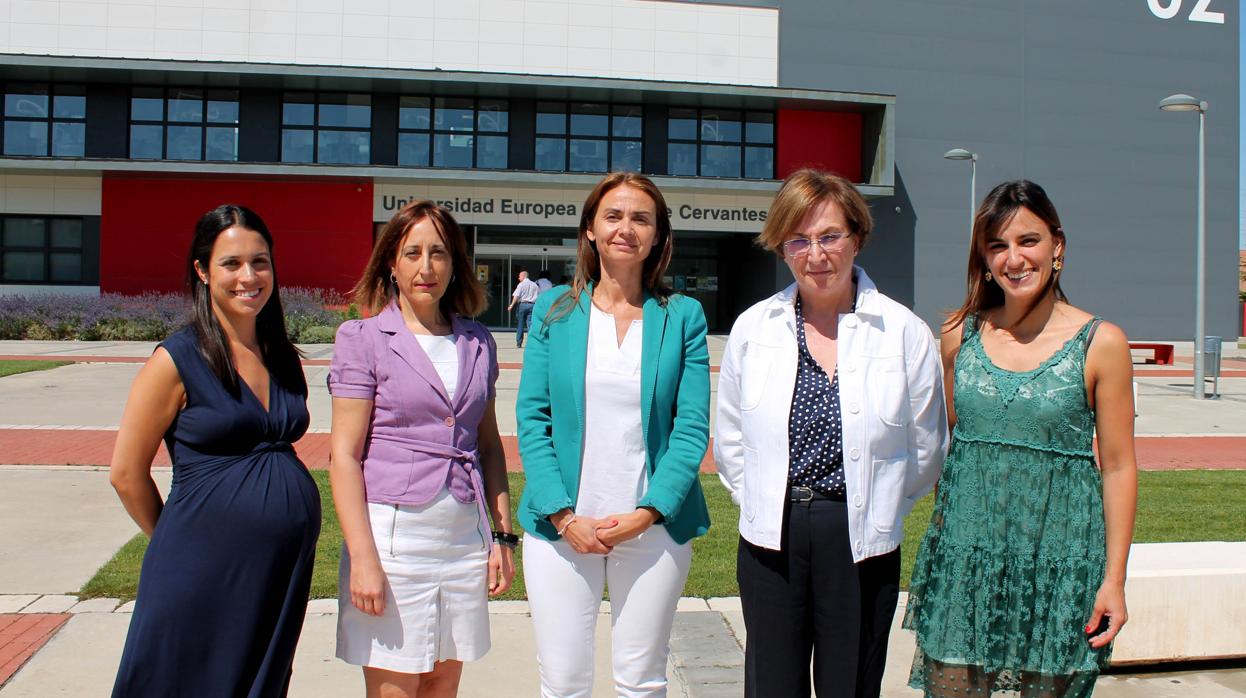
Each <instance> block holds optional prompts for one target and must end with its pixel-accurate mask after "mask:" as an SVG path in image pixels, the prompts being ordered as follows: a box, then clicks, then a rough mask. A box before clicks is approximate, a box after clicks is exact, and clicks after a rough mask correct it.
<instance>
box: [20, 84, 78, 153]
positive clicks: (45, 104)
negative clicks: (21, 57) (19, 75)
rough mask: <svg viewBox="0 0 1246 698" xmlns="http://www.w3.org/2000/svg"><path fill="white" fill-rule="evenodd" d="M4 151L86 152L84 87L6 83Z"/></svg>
mask: <svg viewBox="0 0 1246 698" xmlns="http://www.w3.org/2000/svg"><path fill="white" fill-rule="evenodd" d="M4 154H5V155H27V156H34V157H46V156H48V155H52V156H54V157H82V156H83V155H85V154H86V90H85V89H84V88H83V87H82V86H79V85H59V84H55V85H51V86H49V85H47V84H31V83H10V84H9V85H7V86H6V87H5V92H4Z"/></svg>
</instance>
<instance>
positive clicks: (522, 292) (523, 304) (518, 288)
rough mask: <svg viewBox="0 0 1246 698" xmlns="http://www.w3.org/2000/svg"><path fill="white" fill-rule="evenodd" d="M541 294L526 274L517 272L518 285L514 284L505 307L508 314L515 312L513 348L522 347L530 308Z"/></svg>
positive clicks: (529, 316)
mask: <svg viewBox="0 0 1246 698" xmlns="http://www.w3.org/2000/svg"><path fill="white" fill-rule="evenodd" d="M540 294H541V289H540V287H539V286H537V285H536V282H534V281H533V280H531V279H529V278H528V272H526V271H522V270H521V271H520V272H519V283H517V284H515V290H514V291H513V292H512V293H511V304H510V305H509V306H507V307H506V310H507V311H508V312H509V311H511V310H515V308H516V306H518V308H519V309H518V310H517V311H516V312H515V346H517V347H521V348H522V347H523V337H524V334H525V333H526V332H527V331H528V325H529V324H531V322H532V307H533V305H534V304H535V303H536V299H537V296H539V295H540Z"/></svg>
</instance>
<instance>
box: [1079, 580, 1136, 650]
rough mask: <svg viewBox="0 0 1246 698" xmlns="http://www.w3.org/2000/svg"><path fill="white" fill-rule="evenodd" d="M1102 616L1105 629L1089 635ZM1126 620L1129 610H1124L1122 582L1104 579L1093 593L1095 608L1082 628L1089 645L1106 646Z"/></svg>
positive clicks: (1096, 626)
mask: <svg viewBox="0 0 1246 698" xmlns="http://www.w3.org/2000/svg"><path fill="white" fill-rule="evenodd" d="M1104 617H1106V618H1107V621H1108V627H1107V630H1104V631H1103V632H1101V633H1099V634H1098V635H1091V633H1093V632H1094V631H1095V628H1098V627H1099V624H1100V623H1101V622H1102V621H1103V619H1104ZM1128 620H1129V612H1128V611H1127V610H1125V585H1124V583H1122V582H1114V581H1110V580H1106V579H1105V580H1104V581H1103V585H1102V586H1100V587H1099V593H1098V594H1096V595H1095V610H1094V612H1092V613H1091V614H1090V621H1089V622H1088V623H1086V627H1085V628H1083V630H1084V631H1085V632H1086V635H1087V636H1088V637H1087V640H1088V641H1089V642H1090V646H1091V647H1093V648H1095V649H1100V648H1103V647H1107V646H1108V643H1110V642H1111V641H1112V640H1113V639H1115V638H1116V634H1117V633H1119V632H1120V631H1121V627H1123V626H1124V625H1125V623H1126V622H1127V621H1128Z"/></svg>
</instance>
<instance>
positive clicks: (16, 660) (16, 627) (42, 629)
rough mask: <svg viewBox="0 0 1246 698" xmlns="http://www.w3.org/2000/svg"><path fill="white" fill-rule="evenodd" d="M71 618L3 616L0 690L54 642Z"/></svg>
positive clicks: (65, 615)
mask: <svg viewBox="0 0 1246 698" xmlns="http://www.w3.org/2000/svg"><path fill="white" fill-rule="evenodd" d="M69 618H70V614H68V613H26V614H21V613H6V614H0V686H3V685H4V684H5V683H6V682H7V681H8V680H9V679H10V678H12V677H13V675H14V674H16V673H17V670H18V669H21V668H22V665H23V664H25V663H26V660H28V659H30V658H31V657H32V656H33V655H34V653H35V652H37V651H39V648H40V647H43V645H44V643H46V642H47V641H48V640H51V639H52V636H53V635H55V634H56V631H58V630H60V629H61V626H63V625H64V624H65V622H66V621H68V620H69Z"/></svg>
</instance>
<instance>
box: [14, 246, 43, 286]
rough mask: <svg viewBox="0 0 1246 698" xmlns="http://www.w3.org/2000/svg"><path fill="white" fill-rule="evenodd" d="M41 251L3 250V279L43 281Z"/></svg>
mask: <svg viewBox="0 0 1246 698" xmlns="http://www.w3.org/2000/svg"><path fill="white" fill-rule="evenodd" d="M43 260H44V253H43V252H5V253H4V280H5V281H10V282H11V281H43Z"/></svg>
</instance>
